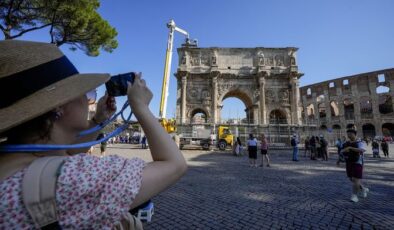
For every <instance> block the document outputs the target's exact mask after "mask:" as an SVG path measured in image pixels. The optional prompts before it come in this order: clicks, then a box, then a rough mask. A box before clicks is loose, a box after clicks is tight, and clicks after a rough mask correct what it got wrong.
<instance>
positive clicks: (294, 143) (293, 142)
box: [291, 138, 297, 147]
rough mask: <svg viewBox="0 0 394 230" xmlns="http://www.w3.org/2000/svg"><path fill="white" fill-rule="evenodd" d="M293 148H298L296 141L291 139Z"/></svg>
mask: <svg viewBox="0 0 394 230" xmlns="http://www.w3.org/2000/svg"><path fill="white" fill-rule="evenodd" d="M291 146H293V147H294V146H297V143H296V140H295V139H294V138H293V139H291Z"/></svg>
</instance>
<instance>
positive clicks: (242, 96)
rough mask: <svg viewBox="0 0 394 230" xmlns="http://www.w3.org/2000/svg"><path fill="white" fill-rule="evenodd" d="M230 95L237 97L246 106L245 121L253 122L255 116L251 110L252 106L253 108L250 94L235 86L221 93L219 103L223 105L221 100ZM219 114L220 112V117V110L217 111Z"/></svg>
mask: <svg viewBox="0 0 394 230" xmlns="http://www.w3.org/2000/svg"><path fill="white" fill-rule="evenodd" d="M231 97H234V98H237V99H239V100H241V101H242V103H243V104H244V105H245V108H246V109H245V113H246V120H247V121H248V122H247V123H253V121H254V118H255V117H254V111H253V109H254V108H253V100H252V96H251V95H250V94H249V93H248V92H245V91H244V90H242V89H239V88H236V89H232V90H229V91H228V92H225V93H223V94H222V96H221V97H220V98H219V104H220V105H222V106H223V101H224V100H226V99H227V98H231ZM219 114H220V116H219V117H221V111H219Z"/></svg>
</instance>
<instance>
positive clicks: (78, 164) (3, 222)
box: [0, 154, 145, 229]
mask: <svg viewBox="0 0 394 230" xmlns="http://www.w3.org/2000/svg"><path fill="white" fill-rule="evenodd" d="M144 167H145V162H144V161H143V160H141V159H139V158H133V159H126V158H122V157H119V156H116V155H111V156H107V157H104V158H98V157H94V156H90V155H87V154H78V155H75V156H71V157H69V158H67V159H66V161H65V163H64V164H63V166H62V168H61V170H60V175H59V177H58V181H57V185H56V205H57V214H58V217H59V224H60V226H61V227H62V229H111V228H112V227H113V226H114V224H115V223H117V222H118V221H120V219H121V217H122V214H124V213H126V212H128V210H129V208H130V205H131V204H132V203H133V200H134V198H135V196H136V195H137V193H138V191H139V189H140V187H141V180H142V169H143V168H144ZM25 171H26V169H24V170H22V171H19V172H17V173H15V174H14V175H12V176H10V177H8V178H7V179H5V180H3V181H1V182H0V229H35V227H34V224H33V221H32V219H31V217H30V215H29V214H28V212H27V210H26V208H25V207H24V205H23V201H22V179H23V175H24V173H25Z"/></svg>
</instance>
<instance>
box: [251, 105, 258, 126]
mask: <svg viewBox="0 0 394 230" xmlns="http://www.w3.org/2000/svg"><path fill="white" fill-rule="evenodd" d="M252 108H253V111H252V112H253V124H255V125H257V124H258V123H259V110H258V106H257V105H253V106H252Z"/></svg>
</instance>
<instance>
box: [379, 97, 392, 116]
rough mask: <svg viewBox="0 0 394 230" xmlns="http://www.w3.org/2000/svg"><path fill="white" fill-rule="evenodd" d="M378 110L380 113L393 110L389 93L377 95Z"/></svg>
mask: <svg viewBox="0 0 394 230" xmlns="http://www.w3.org/2000/svg"><path fill="white" fill-rule="evenodd" d="M379 112H380V113H381V114H388V113H392V112H393V98H392V97H391V96H390V95H389V94H384V95H379Z"/></svg>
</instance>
